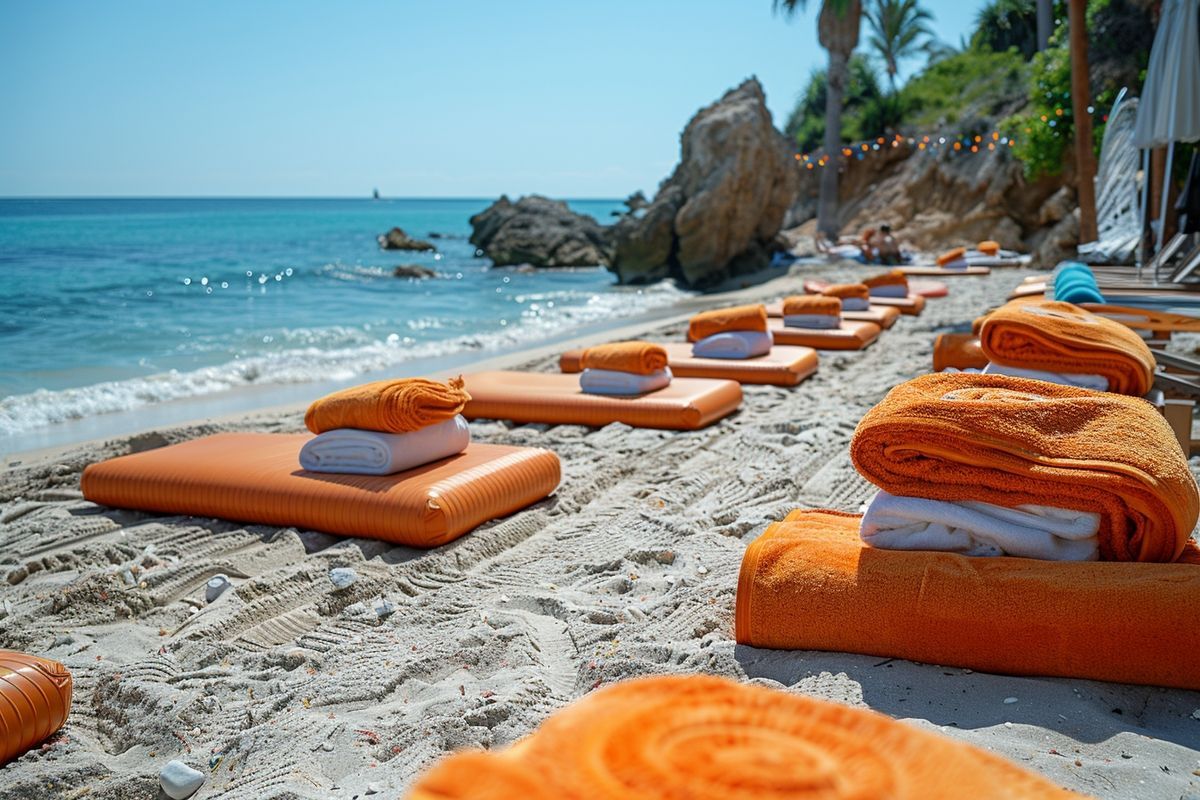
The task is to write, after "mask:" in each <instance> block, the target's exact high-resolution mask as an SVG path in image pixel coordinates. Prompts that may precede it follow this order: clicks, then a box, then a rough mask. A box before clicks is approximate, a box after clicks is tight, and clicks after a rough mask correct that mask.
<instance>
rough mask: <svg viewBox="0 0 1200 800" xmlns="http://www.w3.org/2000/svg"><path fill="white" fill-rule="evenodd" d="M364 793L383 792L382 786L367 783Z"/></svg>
mask: <svg viewBox="0 0 1200 800" xmlns="http://www.w3.org/2000/svg"><path fill="white" fill-rule="evenodd" d="M366 794H383V786H382V785H381V784H378V783H368V784H367V791H366Z"/></svg>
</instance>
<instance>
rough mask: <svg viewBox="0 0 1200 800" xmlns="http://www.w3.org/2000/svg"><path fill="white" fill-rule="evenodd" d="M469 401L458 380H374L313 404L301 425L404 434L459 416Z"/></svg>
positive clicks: (319, 430)
mask: <svg viewBox="0 0 1200 800" xmlns="http://www.w3.org/2000/svg"><path fill="white" fill-rule="evenodd" d="M470 399H471V396H470V395H469V394H467V393H466V391H464V390H463V381H462V378H461V377H459V378H452V379H451V380H450V382H449V383H448V384H445V383H440V382H438V381H431V380H427V379H425V378H405V379H403V380H395V381H376V382H374V383H364V384H363V385H361V386H352V387H350V388H349V389H342V390H341V391H340V392H334V393H333V394H330V395H326V396H325V397H322V398H321V399H320V400H316V401H314V402H313V404H312V405H310V406H309V407H308V411H307V413H305V415H304V424H305V426H307V427H308V429H309V430H310V431H312V432H313V433H324V432H325V431H331V430H334V429H335V428H360V429H362V430H368V431H384V432H385V433H408V432H410V431H417V430H420V429H421V428H425V427H428V426H429V425H434V424H436V423H439V422H444V421H446V420H448V419H450V418H452V417H454V416H455V415H456V414H461V413H462V410H463V407H464V406H465V405H466V404H467V401H468V400H470Z"/></svg>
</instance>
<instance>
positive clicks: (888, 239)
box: [861, 222, 901, 266]
mask: <svg viewBox="0 0 1200 800" xmlns="http://www.w3.org/2000/svg"><path fill="white" fill-rule="evenodd" d="M861 247H862V253H863V258H864V259H865V260H866V262H867V263H868V264H886V265H887V266H894V265H896V264H899V263H900V261H901V255H900V243H899V242H898V241H897V240H896V237H895V236H893V235H892V226H891V225H888V224H887V223H886V222H885V223H883V224H882V225H880V226H879V228H878V229H875V228H867V229H866V230H865V231H863V232H862V244H861Z"/></svg>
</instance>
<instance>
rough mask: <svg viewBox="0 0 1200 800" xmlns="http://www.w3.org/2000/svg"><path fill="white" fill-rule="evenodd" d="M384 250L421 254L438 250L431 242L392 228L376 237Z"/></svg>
mask: <svg viewBox="0 0 1200 800" xmlns="http://www.w3.org/2000/svg"><path fill="white" fill-rule="evenodd" d="M376 238H377V239H378V240H379V246H380V247H382V248H383V249H384V250H413V251H416V252H419V253H423V252H429V251H434V250H437V248H436V247H434V246H433V245H432V244H430V243H429V242H425V241H422V240H420V239H413V238H412V237H410V236H409V235H408V234H407V233H405V232H404V231H403V230H402V229H400V228H392V229H391V230H390V231H388V232H387V233H384V234H380V235H379V236H378V237H376Z"/></svg>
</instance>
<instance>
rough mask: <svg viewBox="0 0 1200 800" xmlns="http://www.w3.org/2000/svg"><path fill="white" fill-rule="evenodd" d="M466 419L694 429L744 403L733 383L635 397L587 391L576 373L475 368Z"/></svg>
mask: <svg viewBox="0 0 1200 800" xmlns="http://www.w3.org/2000/svg"><path fill="white" fill-rule="evenodd" d="M464 379H465V380H466V388H467V392H469V393H470V395H471V402H469V403H467V407H466V409H465V410H464V411H463V415H464V416H466V417H467V419H506V420H512V421H514V422H541V423H546V424H550V425H588V426H590V427H602V426H604V425H608V424H610V423H613V422H623V423H625V424H626V425H632V426H633V427H635V428H663V429H667V430H694V429H696V428H703V427H706V426H708V425H711V424H712V423H714V422H716V421H717V420H719V419H722V418H724V417H727V416H729V415H730V414H732V413H733V412H734V411H736V410H737V407H738V406H739V405H741V402H742V387H741V385H739V384H738V383H737V382H735V381H725V380H707V379H704V378H676V379H674V380H672V381H671V385H670V386H667V387H666V388H665V389H659V390H658V391H655V392H650V393H649V394H645V395H641V396H638V397H604V396H601V395H594V394H586V393H584V392H583V391H581V390H580V388H579V378H578V376H576V375H562V374H557V375H555V374H547V373H539V372H505V371H496V372H476V373H472V374H470V375H465V376H464Z"/></svg>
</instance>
